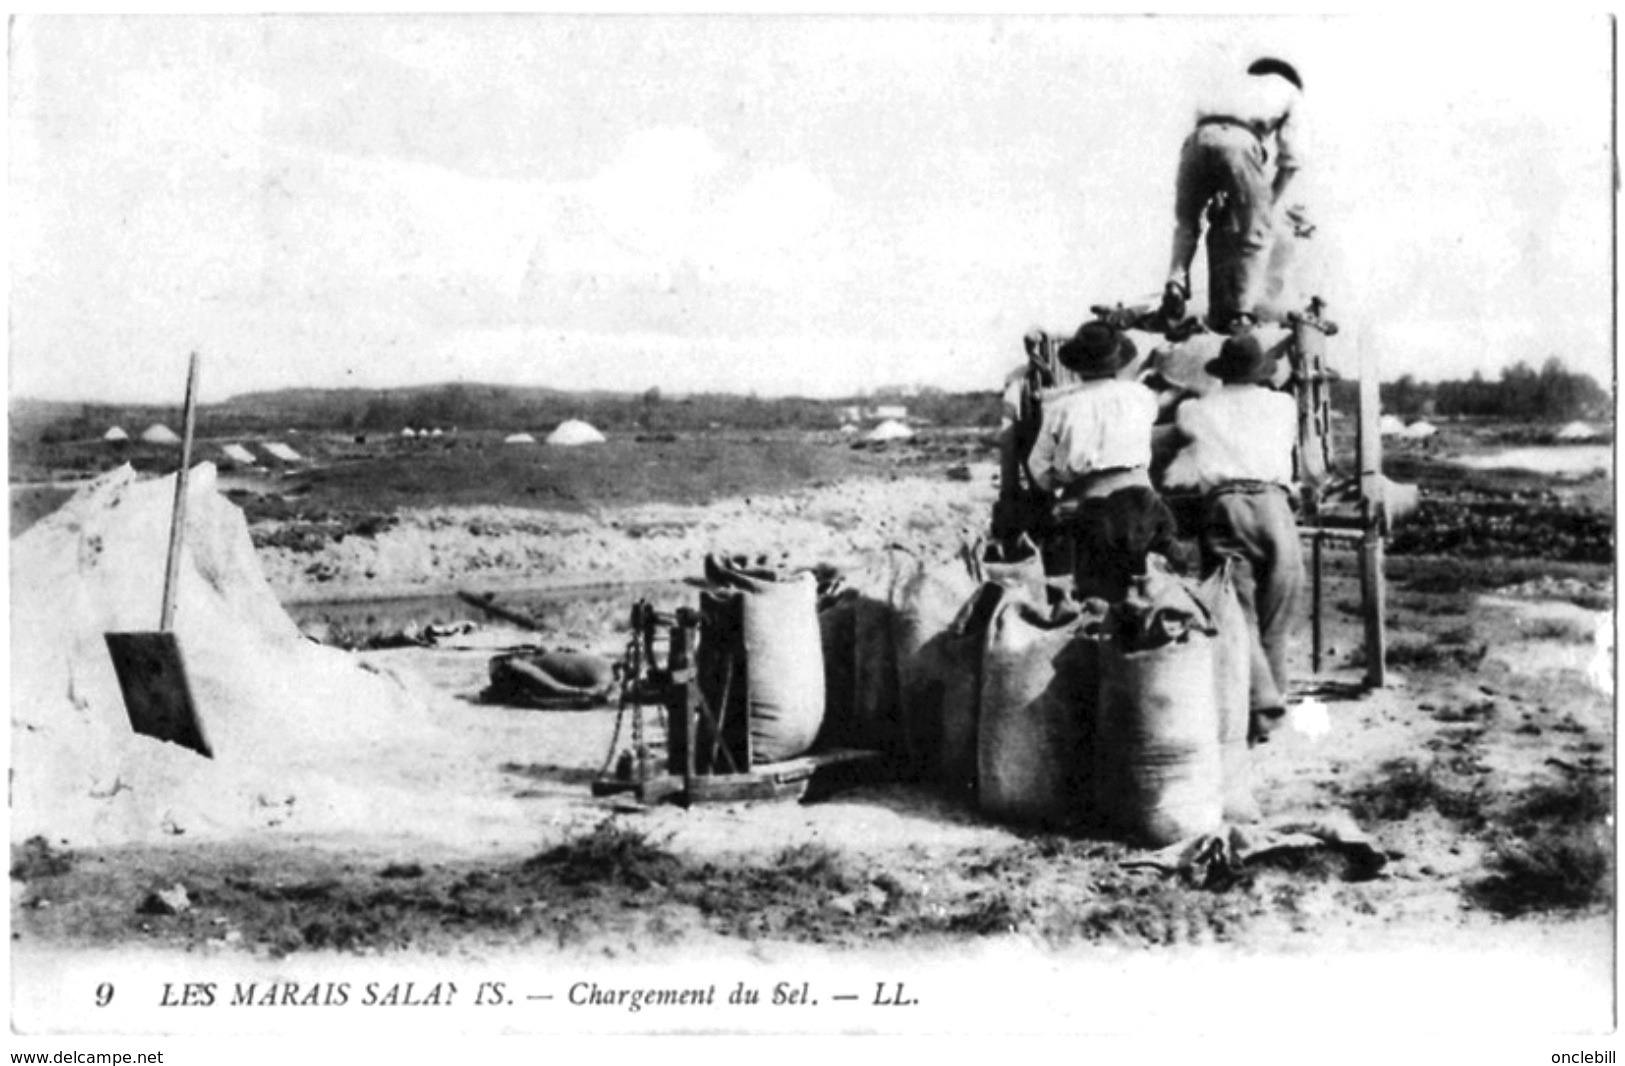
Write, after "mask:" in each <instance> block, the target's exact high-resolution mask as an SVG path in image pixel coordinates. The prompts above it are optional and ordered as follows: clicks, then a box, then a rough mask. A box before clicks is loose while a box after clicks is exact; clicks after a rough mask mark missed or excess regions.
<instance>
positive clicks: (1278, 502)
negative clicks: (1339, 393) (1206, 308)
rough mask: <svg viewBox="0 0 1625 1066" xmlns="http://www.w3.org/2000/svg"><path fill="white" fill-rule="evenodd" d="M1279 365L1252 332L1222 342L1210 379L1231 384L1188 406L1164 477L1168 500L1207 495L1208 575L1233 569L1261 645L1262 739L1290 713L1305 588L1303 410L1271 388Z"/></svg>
mask: <svg viewBox="0 0 1625 1066" xmlns="http://www.w3.org/2000/svg"><path fill="white" fill-rule="evenodd" d="M1275 371H1276V365H1275V359H1274V357H1273V356H1271V355H1270V354H1269V353H1268V352H1266V351H1265V350H1264V346H1263V344H1261V343H1260V341H1259V339H1258V336H1257V335H1256V334H1255V333H1254V332H1252V331H1250V330H1249V331H1246V332H1243V333H1239V334H1237V335H1235V336H1232V337H1229V338H1227V339H1226V340H1225V342H1224V346H1223V347H1222V348H1221V349H1220V350H1219V356H1218V358H1217V359H1214V360H1211V361H1210V362H1209V363H1208V364H1207V372H1208V373H1209V374H1212V375H1213V376H1214V377H1216V378H1218V379H1219V380H1220V381H1222V382H1224V384H1223V385H1222V386H1221V387H1219V388H1218V389H1216V390H1214V391H1213V392H1211V393H1208V394H1207V395H1205V396H1199V397H1195V398H1193V399H1189V400H1186V401H1185V402H1184V403H1182V404H1181V405H1180V407H1179V409H1178V411H1177V413H1176V414H1175V426H1176V428H1177V432H1178V434H1179V436H1180V437H1181V438H1182V439H1183V440H1184V444H1183V445H1182V447H1181V449H1180V452H1179V454H1178V455H1177V456H1176V457H1175V459H1174V461H1173V462H1172V463H1171V464H1170V465H1169V467H1168V470H1167V472H1166V474H1165V475H1164V485H1165V487H1166V488H1167V489H1168V490H1169V491H1171V492H1172V491H1177V490H1180V489H1194V490H1199V491H1201V492H1203V493H1205V496H1206V499H1205V506H1204V508H1203V512H1204V513H1203V517H1202V522H1201V529H1200V533H1199V540H1200V545H1201V551H1202V563H1203V569H1204V570H1213V569H1216V568H1217V567H1218V566H1220V565H1222V564H1223V563H1224V562H1225V561H1226V560H1230V561H1232V562H1233V563H1234V571H1233V573H1234V575H1235V588H1236V595H1237V598H1238V599H1239V600H1240V601H1241V607H1242V610H1243V611H1244V612H1245V613H1246V615H1247V620H1248V622H1249V624H1250V627H1251V629H1252V632H1253V635H1254V637H1255V638H1256V640H1255V644H1254V655H1253V670H1252V675H1253V676H1252V686H1251V695H1250V703H1251V709H1252V723H1253V737H1254V739H1255V740H1262V739H1264V738H1265V737H1266V736H1267V735H1268V733H1269V731H1270V730H1271V729H1273V728H1274V727H1275V726H1276V725H1278V724H1279V723H1280V720H1281V717H1282V715H1283V714H1284V712H1285V709H1286V698H1285V697H1286V692H1287V649H1288V644H1289V642H1290V639H1291V632H1292V627H1293V623H1294V622H1295V620H1296V616H1297V605H1298V599H1299V596H1300V595H1301V593H1302V590H1303V585H1304V581H1305V572H1304V565H1303V550H1302V548H1301V547H1300V545H1299V543H1298V523H1297V518H1296V517H1295V516H1294V515H1293V513H1292V503H1291V485H1292V453H1293V449H1294V447H1296V445H1297V440H1298V407H1297V403H1296V401H1294V400H1293V398H1292V397H1291V396H1290V395H1288V394H1286V393H1283V392H1276V391H1275V390H1274V389H1272V388H1270V385H1269V383H1270V381H1271V380H1272V379H1273V377H1274V375H1275Z"/></svg>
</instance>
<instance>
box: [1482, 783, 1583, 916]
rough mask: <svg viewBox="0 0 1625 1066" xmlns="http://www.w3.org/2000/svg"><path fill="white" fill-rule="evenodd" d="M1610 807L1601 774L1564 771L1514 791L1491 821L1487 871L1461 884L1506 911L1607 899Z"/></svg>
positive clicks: (1558, 907)
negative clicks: (1518, 792)
mask: <svg viewBox="0 0 1625 1066" xmlns="http://www.w3.org/2000/svg"><path fill="white" fill-rule="evenodd" d="M1612 812H1613V796H1612V794H1611V790H1610V789H1609V788H1608V786H1607V785H1606V783H1605V780H1604V779H1603V775H1593V774H1586V773H1572V772H1570V773H1565V774H1564V775H1563V776H1561V777H1559V778H1558V779H1557V780H1555V781H1550V782H1542V783H1539V784H1536V785H1534V786H1532V787H1530V788H1529V789H1527V790H1526V791H1524V792H1523V793H1522V794H1520V795H1517V796H1515V797H1513V798H1512V799H1511V800H1509V801H1507V802H1506V803H1505V804H1504V807H1503V810H1502V813H1501V814H1500V816H1499V817H1498V818H1497V819H1496V821H1495V830H1494V833H1493V835H1492V838H1491V849H1490V854H1489V857H1488V860H1487V865H1488V867H1489V869H1490V873H1489V874H1488V875H1487V876H1485V877H1482V878H1479V879H1477V880H1475V881H1473V882H1471V883H1470V884H1468V885H1467V888H1466V891H1467V896H1468V898H1469V899H1471V900H1472V901H1473V902H1475V903H1477V904H1478V905H1479V906H1482V907H1484V908H1486V909H1487V910H1491V911H1494V912H1496V913H1497V914H1502V915H1505V916H1507V917H1517V916H1519V915H1523V914H1530V913H1536V912H1545V911H1572V910H1578V909H1582V908H1585V907H1590V906H1592V905H1594V904H1601V903H1606V902H1608V901H1609V899H1610V898H1611V889H1612V884H1613V870H1614V854H1613V849H1612V847H1611V846H1610V844H1611V841H1612V838H1613V834H1612V832H1611V831H1610V827H1609V824H1608V819H1609V816H1610V815H1611V814H1612Z"/></svg>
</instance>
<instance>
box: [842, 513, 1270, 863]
mask: <svg viewBox="0 0 1625 1066" xmlns="http://www.w3.org/2000/svg"><path fill="white" fill-rule="evenodd" d="M1151 559H1152V563H1153V565H1152V566H1151V567H1150V568H1149V569H1148V573H1147V574H1146V575H1145V577H1144V578H1142V579H1141V580H1140V581H1139V582H1138V583H1137V584H1136V586H1135V587H1134V588H1133V589H1132V590H1131V592H1130V594H1129V596H1128V597H1126V598H1125V599H1124V600H1123V601H1122V602H1120V603H1114V604H1110V605H1108V604H1106V603H1105V602H1104V601H1100V600H1088V601H1085V602H1083V603H1081V604H1080V603H1077V602H1075V601H1073V600H1071V599H1070V598H1068V597H1066V596H1065V595H1061V594H1058V593H1057V592H1056V591H1054V590H1051V589H1050V588H1049V587H1048V586H1047V584H1046V582H1045V579H1044V573H1043V567H1042V564H1041V562H1040V560H1039V555H1038V552H1037V551H1036V549H1034V548H1033V547H1032V545H1031V543H1030V542H1025V541H1024V542H1019V543H1018V544H1016V545H1014V546H1012V547H1010V548H1007V549H1000V548H999V547H998V546H992V547H989V546H985V545H979V546H976V547H974V548H964V549H961V551H960V552H959V553H958V554H956V555H955V556H953V557H951V558H948V559H938V560H932V559H928V558H925V557H922V556H920V555H917V554H914V553H910V552H906V551H903V550H900V549H899V550H894V551H892V552H890V553H889V554H888V556H887V557H886V558H885V559H884V560H883V561H882V562H881V563H879V564H877V565H876V566H873V567H871V568H869V569H867V570H865V571H862V572H860V573H855V574H843V575H839V577H838V578H833V577H831V576H830V575H825V580H824V582H823V590H824V595H823V597H822V609H821V611H820V613H819V625H820V629H821V632H822V639H823V653H824V669H825V685H824V692H825V697H826V703H825V713H824V725H823V730H822V731H821V735H820V743H821V744H824V743H828V744H831V745H845V746H853V747H865V748H874V749H880V750H883V751H886V752H888V753H890V754H892V755H894V756H896V757H897V758H898V759H899V761H900V762H901V764H902V765H903V766H904V767H906V769H907V771H908V772H909V775H910V776H911V777H912V778H913V779H916V780H922V781H926V782H929V783H932V784H934V785H936V786H937V787H940V788H942V789H944V790H945V791H946V792H948V793H949V794H950V795H953V796H956V797H958V798H961V799H963V800H965V801H967V802H974V803H975V804H976V805H977V806H978V807H979V808H980V809H981V810H982V811H983V812H985V813H987V814H989V815H991V816H992V817H995V818H998V819H1000V820H1004V821H1011V822H1020V823H1027V824H1037V825H1046V826H1052V827H1058V828H1068V829H1076V830H1082V831H1089V832H1094V831H1100V832H1109V833H1114V834H1117V835H1120V836H1123V837H1126V838H1129V839H1132V840H1135V841H1137V842H1139V843H1143V844H1147V845H1151V846H1162V845H1166V844H1169V843H1172V842H1174V841H1176V840H1181V839H1184V838H1186V837H1190V836H1194V835H1198V834H1202V833H1208V832H1212V831H1214V830H1216V829H1217V828H1218V827H1219V826H1220V824H1221V823H1223V822H1226V821H1228V822H1246V821H1254V820H1256V819H1257V818H1258V808H1257V805H1256V803H1255V802H1254V800H1253V796H1252V785H1251V779H1250V765H1249V763H1250V759H1249V753H1248V747H1247V720H1248V698H1247V692H1248V683H1247V682H1248V670H1249V655H1250V650H1249V644H1248V640H1247V631H1246V628H1245V616H1244V615H1243V614H1242V612H1241V607H1240V603H1239V601H1238V600H1237V599H1236V596H1235V591H1234V589H1233V587H1232V582H1231V577H1230V573H1229V570H1228V568H1226V569H1224V570H1221V571H1219V572H1217V573H1215V574H1213V575H1211V576H1210V577H1209V578H1207V579H1206V580H1205V581H1203V582H1201V583H1194V582H1191V581H1188V580H1187V579H1184V578H1181V577H1178V576H1176V575H1174V574H1172V573H1170V572H1169V571H1168V570H1167V569H1166V567H1165V566H1163V565H1161V562H1162V561H1161V559H1160V557H1158V556H1152V557H1151Z"/></svg>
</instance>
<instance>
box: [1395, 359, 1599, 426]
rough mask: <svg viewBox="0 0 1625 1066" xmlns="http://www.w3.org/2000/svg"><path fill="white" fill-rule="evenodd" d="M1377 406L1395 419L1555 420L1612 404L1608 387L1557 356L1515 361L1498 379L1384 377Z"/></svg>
mask: <svg viewBox="0 0 1625 1066" xmlns="http://www.w3.org/2000/svg"><path fill="white" fill-rule="evenodd" d="M1381 394H1382V409H1383V410H1384V411H1385V412H1387V413H1390V414H1394V415H1397V416H1399V417H1400V418H1407V419H1409V418H1419V417H1424V416H1438V417H1454V416H1467V417H1482V418H1520V419H1531V420H1560V419H1569V418H1581V417H1602V416H1604V415H1605V414H1606V413H1607V412H1608V411H1610V410H1611V409H1612V405H1613V400H1612V397H1611V396H1610V395H1609V393H1608V392H1607V390H1605V389H1604V388H1603V387H1602V386H1601V385H1599V384H1598V383H1597V380H1596V379H1595V378H1593V377H1592V376H1591V375H1589V374H1580V373H1575V372H1572V371H1570V370H1569V369H1567V368H1566V367H1565V366H1564V365H1563V361H1562V360H1561V359H1559V358H1557V357H1556V356H1552V357H1551V358H1549V359H1547V360H1546V363H1545V365H1543V366H1542V367H1541V368H1540V369H1539V370H1535V369H1534V368H1533V367H1531V366H1530V365H1529V364H1528V363H1525V362H1522V361H1519V362H1516V363H1513V364H1512V365H1511V366H1509V367H1507V368H1505V369H1504V370H1502V371H1501V378H1500V380H1499V381H1490V380H1488V379H1486V378H1485V377H1484V375H1483V373H1482V372H1478V371H1475V372H1474V373H1473V376H1472V377H1471V378H1468V379H1467V380H1466V381H1460V380H1457V381H1439V382H1421V381H1417V380H1416V379H1415V378H1414V377H1413V376H1412V375H1410V374H1405V375H1402V376H1401V377H1400V378H1399V379H1398V380H1397V381H1392V382H1386V383H1384V384H1383V385H1382V388H1381Z"/></svg>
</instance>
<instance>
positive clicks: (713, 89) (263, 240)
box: [7, 13, 1614, 402]
mask: <svg viewBox="0 0 1625 1066" xmlns="http://www.w3.org/2000/svg"><path fill="white" fill-rule="evenodd" d="M1611 32H1612V28H1611V26H1610V25H1609V23H1608V22H1607V21H1606V19H1604V18H1603V17H1601V16H1570V15H1566V14H1561V13H1559V14H1551V13H1548V14H1547V15H1546V16H1545V17H1542V18H1539V19H1533V18H1527V17H1526V18H1523V19H1517V20H1510V19H1503V20H1497V19H1495V18H1493V17H1488V16H1476V17H1475V18H1474V20H1472V22H1471V23H1469V22H1467V21H1466V20H1460V19H1457V20H1452V21H1449V22H1442V21H1441V22H1432V21H1423V20H1412V19H1401V18H1399V17H1396V16H1360V17H1343V18H1332V17H1305V18H1271V19H1235V18H1221V17H1199V16H1159V17H1148V16H1132V17H1127V16H1125V17H1103V16H1015V17H1000V16H930V17H925V16H902V15H895V16H826V17H790V16H777V17H770V16H745V15H733V16H717V15H712V16H702V15H684V16H615V17H610V16H563V15H512V16H500V15H483V16H431V15H373V16H336V15H316V16H294V15H271V16H164V17H159V16H122V17H121V16H116V15H108V16H83V17H39V16H24V17H21V18H19V19H17V20H16V21H15V22H14V23H13V24H12V26H11V41H10V62H9V71H8V78H9V91H10V120H9V135H8V139H7V148H8V153H9V165H10V186H9V190H10V191H9V212H8V219H7V223H8V228H9V247H10V258H11V263H10V266H11V279H10V307H9V312H10V314H9V330H8V341H9V372H10V381H9V387H10V395H11V396H12V397H13V398H14V399H17V398H39V399H66V400H84V401H92V400H97V401H108V402H174V400H175V398H176V396H177V395H178V393H179V392H180V391H181V390H182V388H183V386H184V378H185V363H186V356H187V353H188V352H190V351H193V350H196V351H199V352H201V353H202V356H203V372H202V375H201V389H200V391H201V398H202V400H203V401H204V402H215V401H219V400H223V399H225V398H227V397H229V396H232V395H235V394H239V393H243V392H248V391H256V390H263V389H277V388H287V387H364V388H387V387H394V386H402V385H413V384H424V383H432V382H444V381H463V382H490V383H500V384H515V385H539V386H548V387H555V388H566V389H585V388H609V389H616V390H627V391H643V390H645V389H648V388H651V387H658V388H660V389H661V390H662V392H663V393H666V394H681V393H686V392H694V391H710V390H726V391H734V392H756V393H758V394H761V395H764V396H772V395H788V394H797V395H811V396H834V395H847V394H852V393H855V392H860V391H864V390H878V389H884V388H888V387H892V386H899V385H902V386H933V387H939V388H945V389H951V390H963V389H990V388H993V387H995V386H996V385H997V384H998V381H999V380H1000V378H1001V377H1002V376H1003V374H1004V373H1005V372H1006V371H1007V370H1008V369H1010V368H1011V367H1012V366H1014V365H1016V364H1017V363H1018V362H1019V361H1020V359H1021V344H1020V338H1021V336H1022V334H1023V333H1024V332H1026V331H1027V330H1028V329H1030V328H1032V327H1034V326H1040V327H1043V328H1046V329H1049V330H1051V331H1052V332H1070V331H1071V330H1073V329H1075V328H1076V327H1077V325H1078V324H1079V323H1080V322H1082V321H1083V320H1084V319H1086V318H1087V317H1089V311H1088V309H1089V306H1090V305H1091V304H1095V303H1115V302H1117V301H1120V300H1121V301H1132V300H1138V299H1143V298H1147V297H1150V296H1152V295H1153V294H1154V293H1156V292H1157V291H1158V290H1159V289H1160V287H1161V281H1162V279H1163V277H1164V276H1165V274H1166V269H1167V257H1168V251H1169V244H1170V237H1171V231H1172V200H1173V184H1174V174H1175V168H1176V162H1177V158H1178V151H1179V146H1180V142H1181V141H1182V139H1183V138H1184V136H1185V135H1186V133H1188V132H1189V129H1190V124H1191V121H1192V115H1193V109H1194V106H1195V102H1196V98H1197V95H1198V93H1199V92H1200V91H1201V87H1202V86H1203V85H1204V84H1206V83H1207V82H1208V81H1209V80H1210V79H1213V78H1215V77H1220V76H1223V75H1225V74H1227V73H1228V72H1231V71H1233V70H1236V69H1240V68H1244V67H1245V65H1246V63H1247V62H1248V61H1249V60H1250V59H1252V58H1254V57H1255V56H1257V55H1261V54H1273V55H1279V56H1282V57H1285V58H1288V59H1290V60H1291V61H1292V62H1293V63H1295V64H1296V65H1297V67H1298V68H1299V70H1300V71H1301V72H1302V73H1303V76H1304V81H1305V89H1306V92H1305V104H1306V108H1307V109H1308V110H1307V111H1306V117H1307V118H1308V120H1309V122H1310V125H1311V130H1312V138H1313V139H1312V142H1311V145H1310V148H1309V150H1308V153H1307V154H1306V159H1307V163H1306V169H1305V171H1304V178H1303V181H1304V184H1303V186H1302V187H1301V188H1300V190H1299V191H1300V192H1301V193H1302V194H1303V197H1304V199H1305V200H1306V201H1307V203H1308V206H1309V210H1310V213H1311V215H1312V217H1313V219H1314V221H1315V222H1316V224H1317V226H1318V228H1317V230H1316V234H1315V238H1314V240H1313V242H1312V248H1313V254H1312V255H1311V256H1309V257H1308V259H1307V260H1306V263H1305V267H1304V270H1305V272H1306V276H1308V277H1311V278H1313V279H1315V281H1316V285H1315V289H1316V291H1319V292H1320V293H1321V294H1322V295H1323V296H1324V297H1325V299H1326V300H1327V301H1328V304H1329V306H1330V315H1331V317H1332V318H1333V319H1335V320H1337V321H1338V322H1339V325H1340V326H1341V327H1342V329H1341V331H1340V333H1339V334H1338V337H1337V339H1336V340H1335V341H1334V344H1333V350H1332V358H1333V362H1334V366H1337V367H1338V368H1339V369H1343V370H1344V371H1345V372H1349V371H1351V370H1352V368H1353V367H1354V365H1355V353H1356V352H1357V351H1358V350H1359V349H1362V348H1363V349H1365V350H1367V351H1369V352H1371V353H1372V354H1373V358H1374V359H1375V360H1376V361H1377V362H1378V364H1379V365H1380V368H1381V376H1382V377H1383V378H1384V379H1392V378H1394V377H1397V376H1399V375H1400V374H1402V373H1411V374H1414V375H1415V376H1416V377H1417V378H1419V379H1422V380H1439V379H1442V378H1453V377H1466V376H1468V375H1470V374H1472V373H1474V372H1475V371H1477V372H1481V373H1483V374H1484V375H1485V376H1486V377H1490V378H1494V377H1496V376H1498V375H1499V373H1500V371H1501V369H1502V368H1503V367H1504V366H1506V365H1507V364H1508V363H1510V362H1511V361H1513V360H1519V359H1521V360H1525V361H1527V362H1530V363H1531V364H1533V365H1535V366H1537V367H1538V366H1539V365H1540V364H1541V363H1543V362H1544V361H1545V359H1546V358H1548V357H1549V356H1553V355H1555V356H1558V357H1559V358H1561V359H1562V360H1563V361H1564V363H1565V364H1566V365H1568V366H1569V367H1570V368H1572V369H1577V370H1582V371H1585V372H1587V373H1591V374H1593V375H1594V376H1596V377H1597V378H1598V379H1599V380H1601V381H1603V382H1604V383H1605V384H1608V383H1611V381H1612V378H1613V373H1614V371H1613V359H1612V344H1613V338H1614V325H1613V321H1612V317H1611V316H1612V293H1613V288H1612V273H1611V272H1612V266H1613V258H1612V257H1613V250H1614V238H1613V233H1612V227H1613V216H1612V209H1613V204H1614V191H1613V184H1612V183H1613V171H1612V163H1611V160H1612V141H1611V138H1612V117H1611V107H1612V103H1613V88H1612V84H1611V70H1610V63H1611V58H1612V41H1611Z"/></svg>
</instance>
